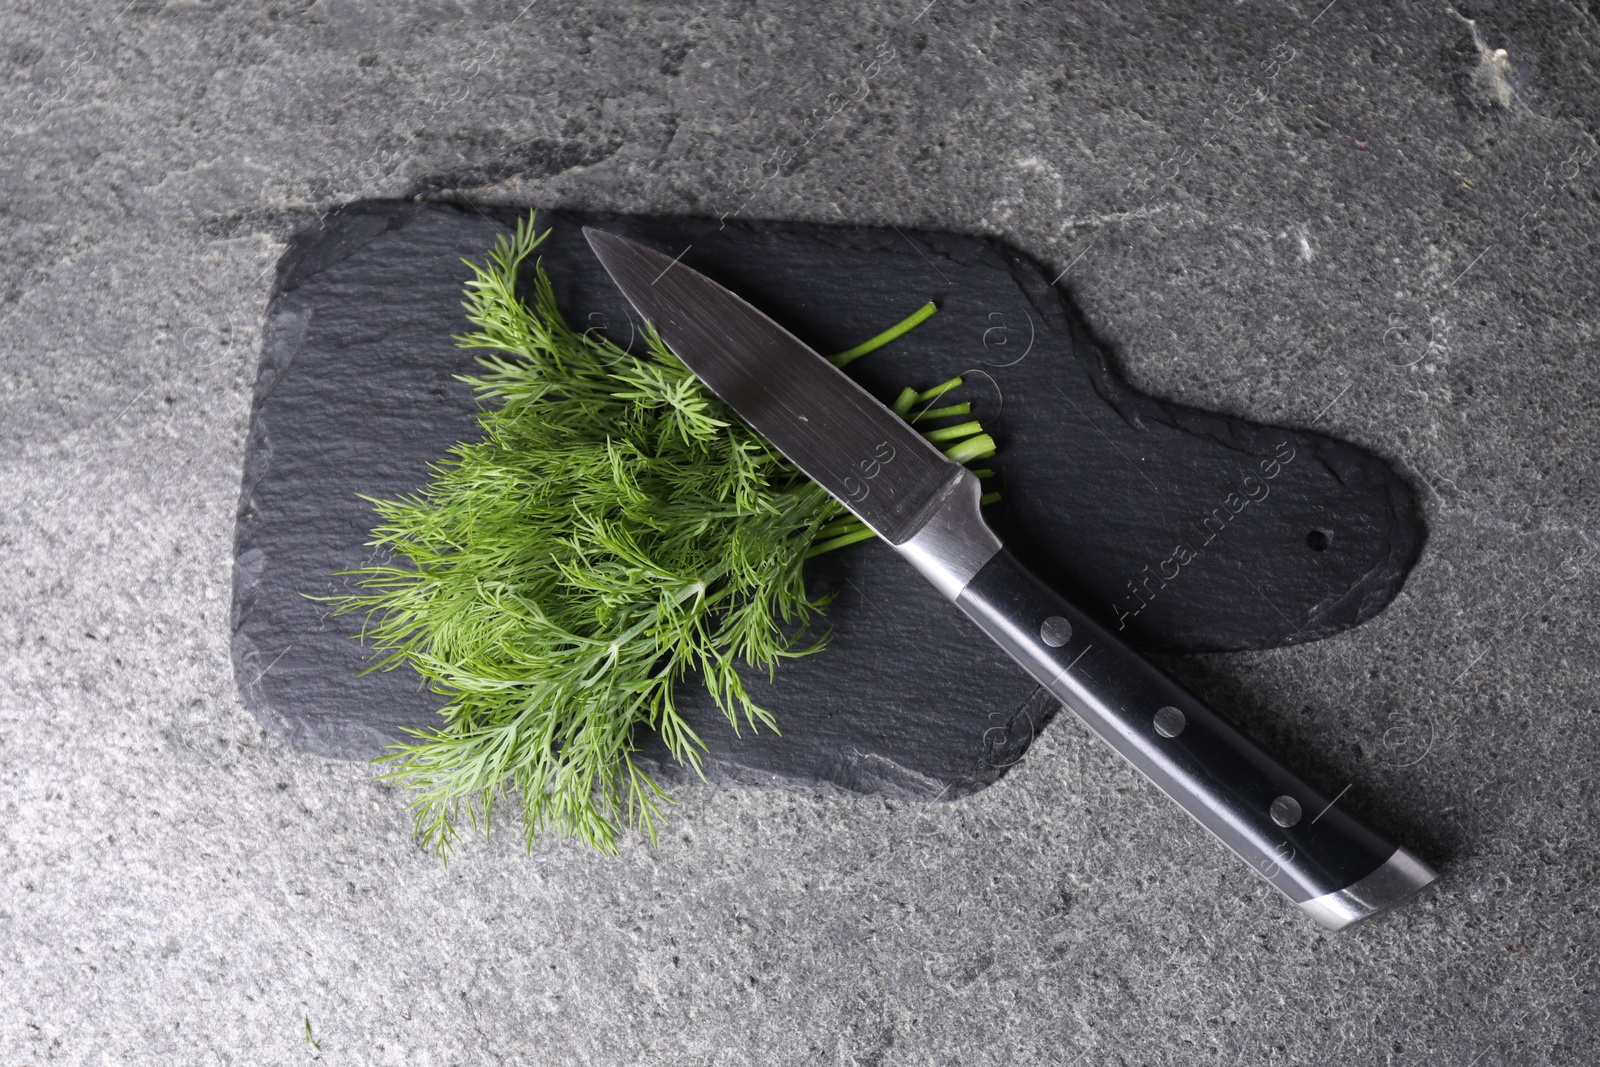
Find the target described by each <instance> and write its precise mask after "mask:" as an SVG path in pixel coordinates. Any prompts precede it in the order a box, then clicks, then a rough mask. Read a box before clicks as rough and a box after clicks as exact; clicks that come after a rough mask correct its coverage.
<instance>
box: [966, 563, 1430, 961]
mask: <svg viewBox="0 0 1600 1067" xmlns="http://www.w3.org/2000/svg"><path fill="white" fill-rule="evenodd" d="M955 602H956V605H957V606H958V607H960V609H961V610H962V611H963V612H965V613H966V614H967V616H968V617H970V618H971V619H972V620H973V621H974V622H975V623H977V624H978V626H979V627H980V628H981V629H982V630H983V631H984V633H986V634H988V635H989V637H991V638H992V639H993V640H994V641H995V643H996V644H998V645H999V646H1000V647H1001V648H1003V649H1005V650H1006V652H1008V653H1010V655H1011V656H1012V658H1013V659H1015V660H1016V661H1017V662H1018V663H1020V664H1021V665H1022V666H1023V668H1024V669H1026V670H1027V672H1028V673H1029V674H1031V675H1032V676H1033V677H1034V678H1035V679H1037V680H1038V682H1039V684H1041V685H1043V686H1044V687H1045V688H1046V689H1048V690H1049V691H1050V692H1051V693H1052V694H1053V695H1054V696H1055V697H1056V699H1058V700H1060V701H1061V702H1062V703H1063V704H1065V705H1066V706H1067V707H1069V708H1071V709H1072V710H1073V711H1074V712H1075V713H1076V714H1077V715H1078V717H1079V718H1081V719H1082V720H1083V721H1084V722H1085V723H1087V724H1088V726H1089V728H1090V729H1091V730H1093V731H1094V732H1095V733H1096V734H1098V735H1099V736H1100V738H1101V739H1102V740H1104V741H1105V742H1106V743H1107V744H1109V745H1110V746H1111V747H1112V748H1114V749H1116V750H1117V752H1119V753H1121V755H1122V756H1123V757H1124V758H1126V759H1127V760H1128V761H1129V762H1130V763H1132V764H1133V765H1134V766H1135V767H1136V768H1138V769H1139V771H1140V772H1141V773H1143V774H1144V776H1145V777H1146V778H1149V779H1150V780H1151V781H1152V782H1154V783H1155V784H1156V785H1157V786H1158V787H1160V789H1161V791H1162V792H1164V793H1166V794H1167V795H1168V796H1169V797H1171V798H1172V799H1173V800H1175V801H1177V802H1178V804H1179V805H1180V806H1181V807H1182V808H1183V809H1184V810H1185V811H1187V812H1188V813H1189V814H1190V815H1191V816H1193V817H1194V819H1195V821H1196V822H1198V823H1200V825H1202V826H1204V827H1205V828H1206V829H1207V830H1210V831H1211V832H1212V833H1213V834H1215V835H1216V836H1217V837H1218V838H1219V839H1221V841H1222V843H1223V844H1225V845H1227V846H1228V847H1229V848H1230V849H1232V850H1233V851H1234V852H1236V853H1237V854H1238V855H1239V856H1240V857H1241V858H1242V859H1243V860H1244V861H1245V862H1246V863H1248V864H1249V865H1250V866H1251V867H1253V868H1254V869H1255V870H1256V872H1257V873H1259V874H1260V875H1261V876H1262V877H1264V878H1266V879H1267V881H1269V882H1271V883H1272V884H1273V885H1274V886H1276V887H1277V888H1278V889H1279V890H1280V891H1282V892H1283V894H1284V895H1285V896H1287V897H1288V898H1289V899H1290V900H1292V901H1294V903H1295V904H1297V905H1299V906H1300V908H1301V909H1302V910H1304V911H1306V912H1307V913H1308V914H1310V915H1311V917H1312V918H1314V919H1315V920H1316V921H1317V922H1318V923H1320V924H1321V925H1322V926H1324V927H1326V928H1327V929H1330V930H1338V929H1342V928H1343V927H1345V926H1348V925H1350V924H1351V923H1353V922H1356V921H1357V920H1359V919H1364V918H1367V917H1368V916H1370V915H1374V914H1376V913H1377V912H1379V911H1381V910H1383V909H1384V908H1387V907H1389V906H1391V905H1393V904H1397V903H1399V902H1400V901H1402V900H1404V899H1405V898H1407V897H1409V896H1410V895H1411V894H1413V893H1415V892H1416V891H1417V890H1419V889H1421V888H1422V887H1423V886H1425V885H1427V884H1428V883H1429V882H1431V881H1433V880H1434V879H1435V878H1436V877H1438V875H1437V874H1435V873H1434V871H1433V870H1432V869H1430V868H1429V867H1428V866H1427V865H1426V864H1425V863H1423V862H1422V861H1421V860H1419V859H1418V858H1417V857H1416V856H1414V855H1412V854H1411V853H1410V852H1408V851H1407V850H1406V849H1404V848H1400V847H1397V846H1396V845H1395V844H1394V843H1393V842H1392V841H1389V840H1388V839H1386V838H1384V837H1383V836H1381V835H1380V834H1378V833H1377V832H1375V831H1374V830H1372V829H1370V828H1369V827H1367V826H1366V825H1365V824H1364V823H1362V822H1361V821H1360V820H1359V819H1357V818H1355V816H1353V815H1351V814H1350V813H1349V812H1347V811H1345V809H1343V808H1341V807H1339V806H1338V805H1337V804H1335V803H1334V802H1333V800H1332V799H1330V798H1329V797H1327V796H1325V795H1323V793H1321V792H1320V791H1319V790H1317V789H1314V788H1312V787H1311V786H1310V785H1308V784H1307V783H1306V782H1305V781H1304V780H1303V779H1301V778H1300V777H1299V776H1297V775H1295V774H1294V773H1293V772H1291V771H1290V770H1288V769H1287V768H1285V767H1284V766H1283V765H1282V764H1280V763H1279V762H1278V761H1276V760H1275V759H1273V758H1272V757H1271V756H1269V755H1267V754H1266V753H1265V752H1263V751H1262V750H1261V749H1260V748H1258V747H1257V746H1256V745H1255V743H1254V742H1252V741H1251V740H1250V739H1249V738H1247V737H1245V736H1244V735H1243V734H1242V733H1240V732H1239V731H1238V730H1236V729H1234V727H1232V726H1230V725H1229V724H1228V723H1227V722H1225V721H1223V720H1222V719H1221V718H1220V717H1219V716H1218V715H1217V714H1216V712H1214V711H1212V710H1211V709H1210V708H1208V707H1207V706H1206V705H1205V704H1204V703H1202V702H1201V701H1200V700H1199V699H1198V698H1196V697H1195V696H1194V695H1193V694H1191V693H1190V692H1189V691H1188V690H1186V689H1184V688H1183V687H1182V686H1181V685H1179V684H1178V683H1177V682H1175V681H1173V680H1172V679H1171V678H1169V677H1168V676H1167V675H1166V674H1165V673H1163V672H1162V671H1161V670H1160V669H1159V668H1158V667H1156V666H1155V665H1154V664H1153V663H1151V662H1150V661H1149V660H1148V659H1146V658H1145V657H1144V656H1142V655H1140V654H1139V653H1138V652H1137V651H1135V650H1134V649H1133V648H1131V647H1129V646H1128V645H1127V644H1124V643H1123V642H1122V641H1121V640H1119V639H1118V638H1117V637H1116V636H1115V635H1113V634H1112V633H1111V631H1109V630H1108V629H1106V628H1105V627H1104V626H1101V625H1100V624H1099V623H1098V622H1096V621H1095V620H1093V619H1091V618H1090V617H1089V616H1088V615H1086V614H1084V613H1083V612H1082V611H1080V610H1079V609H1078V608H1077V607H1075V606H1073V605H1072V604H1071V603H1069V602H1068V601H1067V600H1065V599H1064V598H1063V597H1061V596H1060V595H1059V594H1057V593H1055V592H1054V591H1053V590H1051V589H1050V588H1049V587H1047V586H1046V585H1045V584H1044V583H1043V582H1041V581H1040V580H1039V579H1038V578H1036V577H1035V576H1034V575H1033V574H1032V573H1030V572H1029V571H1028V570H1027V569H1026V568H1025V567H1023V566H1022V564H1021V563H1019V562H1018V561H1017V560H1016V558H1015V557H1014V556H1012V555H1011V553H1010V552H1008V551H1006V550H1005V549H1004V548H1000V549H999V550H998V551H997V552H996V553H995V554H994V555H993V556H991V557H990V558H989V559H988V561H987V562H985V563H984V564H983V565H982V567H981V568H980V569H978V571H977V573H976V574H975V575H974V576H973V577H972V578H971V579H970V581H968V582H967V583H966V584H965V586H964V588H962V589H961V590H960V592H959V593H958V594H957V595H956V597H955Z"/></svg>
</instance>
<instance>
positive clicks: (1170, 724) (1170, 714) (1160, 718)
mask: <svg viewBox="0 0 1600 1067" xmlns="http://www.w3.org/2000/svg"><path fill="white" fill-rule="evenodd" d="M1155 721H1156V733H1158V734H1160V735H1161V736H1162V737H1177V736H1178V735H1179V734H1181V733H1183V728H1184V727H1185V726H1188V725H1189V720H1188V719H1187V718H1185V717H1184V714H1183V712H1181V711H1179V710H1178V709H1177V708H1162V709H1161V710H1160V711H1158V712H1156V720H1155Z"/></svg>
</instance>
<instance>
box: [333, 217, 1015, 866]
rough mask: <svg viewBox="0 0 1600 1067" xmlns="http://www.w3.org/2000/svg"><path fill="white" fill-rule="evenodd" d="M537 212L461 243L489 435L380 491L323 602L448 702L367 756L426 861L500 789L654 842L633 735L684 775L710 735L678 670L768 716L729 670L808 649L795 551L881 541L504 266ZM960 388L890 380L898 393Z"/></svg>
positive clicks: (749, 436) (521, 259) (704, 403)
mask: <svg viewBox="0 0 1600 1067" xmlns="http://www.w3.org/2000/svg"><path fill="white" fill-rule="evenodd" d="M535 219H536V216H535V215H533V214H530V215H529V216H528V217H527V218H526V219H523V220H521V221H519V223H518V224H517V227H516V232H515V233H514V234H512V235H508V236H502V237H500V238H499V239H498V241H497V242H496V244H495V247H494V249H493V250H492V251H491V252H490V253H489V256H488V260H487V262H486V263H484V264H476V263H471V262H469V263H468V266H469V267H470V269H471V271H472V277H471V278H469V279H468V281H467V282H466V299H465V301H464V303H463V306H464V307H465V309H466V317H467V319H468V321H469V322H470V323H472V324H473V326H475V327H476V329H475V330H474V331H473V332H471V333H468V334H465V335H462V336H460V337H458V338H457V341H458V342H459V343H460V344H461V345H462V346H463V347H468V348H480V349H484V350H486V353H485V354H484V355H481V356H480V357H479V359H478V363H479V366H480V368H481V369H480V370H479V372H478V373H477V374H475V375H472V376H466V377H463V378H462V380H463V381H464V382H466V383H467V384H468V385H470V386H471V387H472V389H473V390H474V391H475V392H476V394H477V396H478V398H479V400H480V403H481V407H482V410H481V411H480V413H479V415H478V424H479V428H480V430H481V431H482V436H481V439H480V440H476V441H471V442H464V443H462V444H458V445H456V446H455V447H454V448H452V449H451V450H450V452H449V454H448V455H447V456H446V458H444V459H443V460H441V461H440V462H438V463H437V464H435V465H434V467H433V478H432V480H431V481H430V482H429V484H428V485H426V486H425V487H424V488H422V489H420V490H419V491H417V492H416V493H413V494H411V495H408V496H403V497H400V498H397V499H393V500H375V501H372V503H373V505H374V507H375V509H376V512H377V515H378V519H379V524H378V525H377V527H376V528H375V529H374V530H373V540H372V541H370V542H369V545H371V546H373V547H375V548H378V549H381V550H383V551H384V552H385V553H387V555H388V559H387V561H385V562H381V563H376V564H373V565H369V566H365V567H361V568H358V569H356V570H353V571H348V572H344V573H347V574H351V575H353V576H355V578H356V579H357V581H358V583H359V585H360V587H361V589H362V590H363V591H362V592H361V593H358V594H355V595H350V596H345V597H338V598H334V599H335V600H336V602H337V608H336V610H337V612H338V613H341V614H343V613H358V614H360V615H362V616H364V623H363V626H362V630H361V636H362V638H363V639H364V640H365V641H367V642H368V643H369V644H370V645H371V646H372V647H373V648H374V649H375V650H376V651H377V653H378V657H377V659H376V660H375V662H374V663H373V665H372V666H371V667H370V668H369V670H379V669H390V668H394V667H398V666H401V665H406V666H408V667H410V668H411V669H413V670H415V671H416V672H417V673H419V674H420V675H421V676H422V678H423V679H424V681H425V682H426V684H427V685H428V686H429V688H430V689H431V691H432V692H433V693H435V694H436V695H437V696H438V697H439V698H440V701H441V704H442V707H441V709H440V717H439V721H438V722H437V724H435V725H433V726H430V727H425V728H411V729H408V730H407V733H408V734H409V735H410V740H409V741H407V742H405V743H402V744H398V745H395V746H394V747H393V748H392V749H391V751H390V752H388V753H387V754H386V755H384V756H382V757H380V762H382V763H383V764H385V765H386V770H385V772H384V774H383V777H384V778H385V779H386V780H389V781H393V782H396V783H398V784H400V785H402V786H404V787H405V788H406V789H407V790H408V791H409V796H410V807H411V810H412V815H413V818H414V821H415V827H416V832H417V836H418V838H419V839H420V840H421V841H422V842H423V843H424V844H425V845H427V846H429V847H431V848H432V849H434V850H435V851H436V852H437V853H438V854H439V855H440V857H441V858H445V857H447V856H448V854H449V852H450V850H451V848H452V847H453V845H454V843H455V842H456V840H457V839H458V838H459V836H460V835H461V833H462V832H463V831H464V830H467V829H470V830H475V831H478V832H481V833H485V834H487V833H488V831H489V825H490V818H491V813H492V812H493V811H495V810H496V809H497V808H503V807H504V806H505V805H507V804H508V803H509V804H510V805H511V806H512V807H513V808H514V810H516V811H517V813H518V814H519V815H520V817H521V823H522V836H523V840H524V843H525V844H526V845H527V846H528V847H530V848H531V847H532V846H533V845H534V843H535V842H536V841H537V840H538V839H539V838H540V837H541V836H542V835H544V834H545V833H547V832H550V831H554V832H555V833H557V834H559V835H561V836H564V837H572V838H576V839H577V840H579V841H581V842H583V843H585V844H587V845H590V846H592V847H595V848H597V849H600V850H602V851H606V852H611V851H614V850H615V849H616V847H617V839H618V835H619V834H620V833H621V832H622V831H623V830H624V829H625V828H629V827H631V828H634V829H637V830H639V831H641V832H643V833H644V834H645V835H647V836H648V837H649V838H650V840H652V841H654V839H655V832H656V826H657V823H658V821H659V819H660V816H661V807H662V805H663V804H665V803H668V802H669V798H668V797H667V795H666V793H665V792H664V791H663V790H662V789H661V787H660V786H659V785H658V784H657V783H656V782H655V781H653V780H652V779H651V777H650V776H649V775H648V774H647V773H646V772H645V771H644V769H643V768H642V767H641V766H640V765H639V764H638V763H637V762H636V761H635V760H634V758H633V757H634V755H635V754H636V753H637V751H638V743H639V740H640V738H641V736H642V734H643V733H644V732H646V731H654V732H655V733H656V734H657V735H658V736H659V738H660V739H661V741H662V743H663V744H664V745H665V747H666V749H667V751H668V752H670V753H671V755H672V756H673V758H675V759H677V760H678V761H680V762H681V763H684V764H687V765H688V766H690V767H693V768H694V769H695V770H696V771H699V770H700V766H701V764H700V754H701V752H703V751H704V750H705V747H706V746H705V742H704V741H703V740H702V739H701V738H700V737H699V735H698V734H697V733H696V732H695V731H694V729H692V728H691V727H690V725H689V723H688V722H687V721H686V720H685V719H684V718H683V716H682V715H681V714H680V713H679V710H678V707H677V703H676V700H675V694H676V688H675V687H676V686H677V685H678V684H679V683H681V682H683V681H684V680H685V679H687V678H690V677H691V676H695V677H696V678H697V679H698V682H699V684H703V685H704V686H705V687H706V689H707V690H708V691H709V692H710V694H711V697H712V699H713V701H714V702H715V703H716V705H717V707H718V708H719V709H720V710H721V711H722V713H723V714H724V715H725V716H726V718H727V720H728V723H729V725H730V726H731V727H732V728H733V729H734V731H735V732H738V731H739V730H740V729H741V728H742V727H744V726H748V727H750V728H752V729H754V728H759V727H765V728H767V729H772V730H776V729H777V724H776V723H775V722H774V720H773V718H772V716H771V715H770V714H769V713H768V712H767V711H766V710H765V709H763V708H761V707H760V706H758V705H757V704H756V703H755V701H754V700H753V699H752V698H751V695H750V693H749V691H748V690H747V689H746V686H745V683H744V680H743V678H742V676H741V674H740V668H741V667H743V668H749V669H753V670H756V671H761V672H763V673H766V674H768V675H769V676H770V675H771V674H772V672H773V670H774V669H775V667H776V665H777V663H778V661H779V660H781V659H784V658H788V657H793V656H801V655H806V654H809V653H811V652H815V651H817V650H819V649H820V648H822V647H823V645H824V644H825V640H826V638H825V636H824V637H823V638H817V639H812V638H809V637H807V636H806V635H808V634H809V633H810V629H809V627H810V624H811V623H812V622H813V621H814V620H815V618H816V617H817V615H818V613H819V612H820V611H821V610H822V608H823V606H824V604H825V602H826V598H824V597H812V596H811V595H809V594H808V593H807V591H806V588H805V582H804V577H803V565H804V562H805V560H806V559H808V558H810V557H812V556H815V555H817V554H819V553H822V552H828V551H832V550H835V549H838V548H841V547H843V546H845V545H849V544H854V543H856V542H858V541H864V540H867V539H869V538H871V537H872V536H873V533H872V531H871V530H870V529H868V528H867V527H866V525H865V524H863V523H862V522H861V521H860V520H859V519H857V518H855V517H854V516H853V515H850V514H848V513H847V512H846V511H845V509H844V507H843V506H842V505H841V504H839V503H838V502H837V501H835V500H834V499H833V498H832V497H830V496H829V495H828V494H827V493H826V492H824V491H823V490H822V489H821V487H819V486H818V485H817V484H816V483H814V482H812V481H811V480H810V479H808V478H806V477H805V476H804V475H803V474H802V473H801V472H800V471H799V470H798V469H797V468H795V467H794V466H793V465H792V464H791V463H789V461H788V460H786V459H785V458H784V457H783V456H782V455H780V454H779V453H778V452H777V451H776V450H775V449H773V448H772V447H771V446H770V445H769V444H767V442H766V441H764V440H763V439H762V438H761V437H759V436H758V435H757V434H756V433H755V432H754V431H752V430H751V429H750V428H749V427H748V426H746V425H745V424H744V423H743V422H742V421H740V420H739V419H738V418H737V417H736V416H735V415H734V414H733V412H732V411H730V410H729V409H728V408H727V407H726V406H725V405H724V404H723V403H722V402H721V401H720V400H718V399H717V398H716V397H715V396H714V395H713V394H712V393H711V392H710V391H709V390H707V389H706V388H705V387H704V386H703V385H702V384H701V382H700V380H699V379H698V378H696V377H695V376H694V375H693V374H692V373H691V372H690V371H689V370H688V368H687V367H685V366H684V365H683V363H682V362H681V361H680V360H679V359H678V358H677V357H676V356H675V355H673V353H672V352H671V351H670V350H669V349H668V348H667V347H666V345H665V344H663V343H662V341H661V338H660V337H659V336H658V335H657V333H656V332H655V330H654V329H653V328H652V327H651V326H650V325H649V324H648V323H646V324H645V326H644V328H643V331H642V336H643V339H644V344H643V346H642V348H643V351H642V352H632V351H628V350H625V349H623V348H620V347H619V346H617V345H616V344H615V343H613V342H612V341H610V340H609V339H608V338H606V337H605V336H604V334H603V333H602V332H601V331H596V330H590V331H584V332H578V331H575V330H573V329H572V328H571V327H569V326H568V325H567V323H566V321H565V320H564V319H563V318H562V315H561V312H560V310H559V308H558V307H557V306H556V302H555V296H554V290H553V287H552V285H551V283H550V279H549V278H548V276H547V275H546V274H545V271H544V268H543V266H542V264H540V263H538V262H537V261H535V263H534V270H533V272H532V273H533V277H532V278H531V280H530V279H526V278H525V276H524V275H523V273H522V270H523V267H524V265H525V263H526V261H527V260H528V258H529V257H530V256H531V255H532V254H533V253H534V252H535V250H536V249H537V248H538V247H539V245H540V243H541V242H543V241H544V239H545V238H546V237H547V236H548V234H549V231H548V230H546V231H544V232H543V233H540V232H537V231H536V230H535V226H534V223H535ZM524 281H529V282H530V284H527V285H526V290H527V291H528V293H529V296H530V298H531V299H528V300H524V298H523V295H522V292H521V289H522V283H523V282H524ZM934 310H935V309H934V305H933V304H931V303H928V304H924V305H923V306H922V307H921V308H919V309H918V310H917V312H916V313H915V314H913V315H911V316H909V317H908V318H906V319H904V320H902V321H901V322H899V323H897V324H896V325H895V326H894V327H891V328H890V329H889V330H886V331H884V332H883V333H880V334H878V335H877V336H876V337H874V338H872V339H871V340H869V341H867V342H864V343H863V344H861V345H857V346H856V347H855V348H852V349H849V350H848V351H846V352H842V353H839V355H837V356H834V357H832V358H833V361H834V362H835V363H836V364H839V365H842V364H844V363H848V362H850V361H852V360H854V359H857V358H860V357H861V356H862V355H865V354H866V353H868V352H871V351H873V350H875V349H877V348H880V347H882V346H883V345H885V344H888V343H889V342H891V341H893V340H895V339H896V338H898V337H901V336H903V335H904V334H905V333H906V332H907V331H909V330H911V329H913V328H914V327H915V326H916V325H917V324H918V323H921V322H923V321H924V320H926V319H927V318H928V316H929V315H931V314H933V312H934ZM960 382H961V379H959V378H956V379H952V380H951V381H949V382H945V383H943V384H941V385H939V386H935V387H934V388H933V389H931V390H926V391H922V392H918V391H917V390H913V389H907V390H905V391H904V392H903V393H902V394H901V400H897V401H896V405H895V410H896V411H897V412H898V413H899V414H900V415H902V416H906V415H907V414H908V412H909V411H910V409H911V406H912V405H914V404H916V403H924V404H928V403H931V402H932V401H934V400H935V399H936V398H937V397H939V396H942V395H944V393H946V392H948V391H949V390H951V389H953V388H955V387H956V386H958V385H959V384H960ZM906 397H909V399H906ZM902 400H903V401H904V403H903V404H902V403H901V401H902ZM957 409H959V410H957ZM969 412H970V406H969V405H962V404H957V405H950V406H947V407H945V408H943V409H938V412H937V413H934V412H929V411H924V412H923V415H924V417H934V418H938V417H944V416H950V415H966V414H969ZM925 434H926V436H928V437H929V438H930V440H934V441H936V442H938V443H939V445H943V444H945V443H946V442H950V441H954V442H955V443H954V444H953V445H951V446H950V447H949V448H946V449H945V453H946V455H949V456H951V457H952V458H954V459H957V462H966V460H967V459H969V458H970V459H976V458H982V457H984V456H989V455H993V453H994V442H993V440H992V439H991V438H989V436H988V435H987V434H984V433H982V428H981V427H979V426H978V424H977V423H976V422H973V421H968V422H965V423H963V424H961V425H959V426H955V427H947V428H944V429H938V430H932V431H925ZM958 438H960V440H957V439H958ZM994 496H995V494H992V493H991V494H988V495H986V496H985V498H984V499H985V500H986V501H988V500H990V499H992V498H993V497H994Z"/></svg>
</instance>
